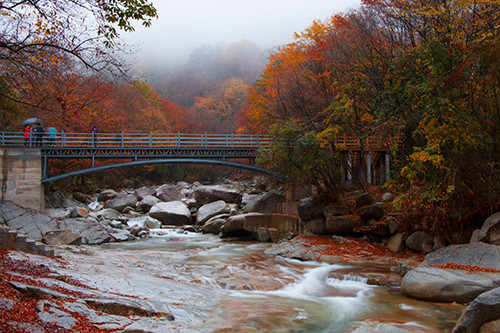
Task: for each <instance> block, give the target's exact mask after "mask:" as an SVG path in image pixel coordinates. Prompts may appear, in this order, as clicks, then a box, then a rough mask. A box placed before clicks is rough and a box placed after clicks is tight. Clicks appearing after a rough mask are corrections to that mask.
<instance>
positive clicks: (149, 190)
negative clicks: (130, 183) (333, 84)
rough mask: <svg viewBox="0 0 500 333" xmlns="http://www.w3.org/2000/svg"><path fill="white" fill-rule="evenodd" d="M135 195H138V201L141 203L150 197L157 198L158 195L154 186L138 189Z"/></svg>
mask: <svg viewBox="0 0 500 333" xmlns="http://www.w3.org/2000/svg"><path fill="white" fill-rule="evenodd" d="M134 194H135V195H136V197H137V199H138V200H139V201H140V200H142V199H144V198H145V197H147V196H148V195H151V196H155V195H156V190H155V189H154V187H153V186H143V187H141V188H138V189H136V190H135V191H134Z"/></svg>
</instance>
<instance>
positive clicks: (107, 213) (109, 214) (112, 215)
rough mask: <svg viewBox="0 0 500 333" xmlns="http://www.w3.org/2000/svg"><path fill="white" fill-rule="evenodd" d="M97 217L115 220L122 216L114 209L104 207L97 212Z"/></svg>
mask: <svg viewBox="0 0 500 333" xmlns="http://www.w3.org/2000/svg"><path fill="white" fill-rule="evenodd" d="M96 215H97V217H98V218H99V217H102V218H104V219H107V220H116V219H119V218H121V217H122V215H121V214H120V213H119V212H118V211H117V210H115V209H112V208H105V209H103V210H100V211H99V212H97V214H96Z"/></svg>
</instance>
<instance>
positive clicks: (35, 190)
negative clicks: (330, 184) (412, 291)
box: [0, 132, 390, 210]
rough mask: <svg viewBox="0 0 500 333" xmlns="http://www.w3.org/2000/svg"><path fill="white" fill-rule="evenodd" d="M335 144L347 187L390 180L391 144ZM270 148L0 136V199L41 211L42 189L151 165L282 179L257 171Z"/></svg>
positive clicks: (161, 138)
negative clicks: (71, 165) (76, 162)
mask: <svg viewBox="0 0 500 333" xmlns="http://www.w3.org/2000/svg"><path fill="white" fill-rule="evenodd" d="M335 143H336V146H337V149H338V150H339V151H341V152H342V155H343V156H342V159H341V161H342V163H343V168H342V169H343V170H344V175H343V179H344V181H345V182H346V183H349V182H351V181H352V177H353V174H354V175H361V176H362V177H363V178H364V179H365V180H366V183H367V184H373V185H376V183H378V182H379V183H383V182H385V181H386V180H387V179H389V155H388V150H389V148H390V142H387V140H385V141H383V140H380V138H376V137H370V138H365V139H364V140H363V142H361V141H360V139H359V138H356V137H350V136H340V137H338V138H336V142H335ZM269 144H270V138H269V137H268V136H263V135H258V134H254V135H246V134H243V135H236V134H208V133H204V134H182V133H172V134H168V133H167V134H165V133H125V132H121V133H99V134H97V135H96V134H94V133H65V132H59V133H56V134H55V135H53V134H46V135H44V136H42V137H36V136H34V135H28V137H27V138H25V134H24V133H19V132H0V147H1V148H0V183H1V199H2V200H12V201H14V202H17V203H18V204H20V205H22V206H25V207H30V208H34V209H37V210H43V207H44V200H43V186H42V184H43V183H49V182H52V181H56V180H59V179H63V178H66V177H71V176H76V175H81V174H86V173H91V172H97V171H103V170H109V169H112V168H122V167H128V166H139V165H148V164H172V163H192V164H211V165H221V166H227V167H233V168H240V169H247V170H251V171H252V172H259V173H264V174H268V175H272V176H276V177H282V175H279V174H277V173H275V172H273V171H271V170H267V169H264V168H261V167H259V166H257V165H255V159H256V158H257V156H258V150H259V148H263V147H267V146H269ZM54 159H87V160H91V165H92V166H91V167H90V168H87V169H82V170H77V171H72V172H67V173H64V174H60V175H54V176H51V177H49V176H48V173H49V172H48V171H49V170H48V167H49V163H48V162H49V160H54ZM97 160H115V161H116V162H117V163H113V164H105V165H104V164H103V163H99V164H101V165H96V161H97ZM242 161H246V163H244V162H242ZM360 161H363V163H360ZM355 169H356V170H355ZM376 176H377V177H376Z"/></svg>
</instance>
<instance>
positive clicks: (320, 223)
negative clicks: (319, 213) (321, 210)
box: [302, 218, 328, 235]
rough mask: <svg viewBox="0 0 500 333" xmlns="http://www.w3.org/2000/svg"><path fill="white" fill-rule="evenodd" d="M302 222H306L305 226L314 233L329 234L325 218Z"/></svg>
mask: <svg viewBox="0 0 500 333" xmlns="http://www.w3.org/2000/svg"><path fill="white" fill-rule="evenodd" d="M302 223H304V227H305V228H306V230H307V231H309V232H310V233H313V234H315V235H326V234H328V231H327V230H326V220H325V219H324V218H321V219H315V220H309V221H303V222H302Z"/></svg>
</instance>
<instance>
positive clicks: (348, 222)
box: [325, 215, 361, 235]
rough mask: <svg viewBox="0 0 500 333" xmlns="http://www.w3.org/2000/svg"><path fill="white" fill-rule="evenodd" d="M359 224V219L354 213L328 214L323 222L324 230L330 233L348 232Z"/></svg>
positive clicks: (340, 233) (341, 233)
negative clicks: (345, 214)
mask: <svg viewBox="0 0 500 333" xmlns="http://www.w3.org/2000/svg"><path fill="white" fill-rule="evenodd" d="M359 226H361V219H360V218H359V217H358V216H356V215H347V216H328V217H327V218H326V223H325V227H326V231H327V232H328V233H330V234H332V235H344V234H350V233H352V232H353V231H354V228H357V227H359Z"/></svg>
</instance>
